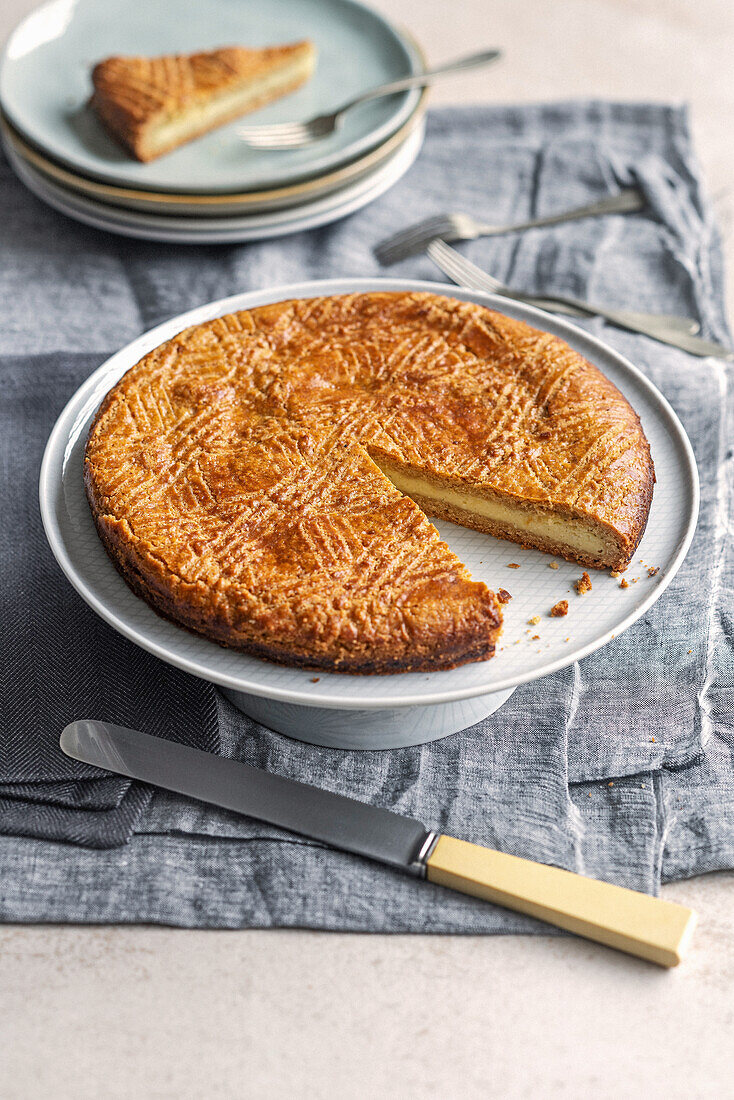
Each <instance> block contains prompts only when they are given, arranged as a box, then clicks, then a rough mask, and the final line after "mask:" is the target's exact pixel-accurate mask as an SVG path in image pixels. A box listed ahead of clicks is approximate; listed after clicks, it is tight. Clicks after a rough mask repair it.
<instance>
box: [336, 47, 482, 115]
mask: <svg viewBox="0 0 734 1100" xmlns="http://www.w3.org/2000/svg"><path fill="white" fill-rule="evenodd" d="M500 57H502V51H501V50H481V51H480V52H479V53H472V54H469V55H468V56H467V57H460V58H457V60H456V61H448V62H447V63H446V64H445V65H438V66H436V68H435V69H427V70H426V71H425V72H422V73H415V74H414V75H413V76H406V77H403V78H402V79H401V80H392V81H391V82H390V83H389V84H380V85H379V87H377V88H371V89H370V91H368V92H362V94H361V95H358V96H356V97H355V98H354V99H350V100H349V102H348V103H344V104H343V105H342V106H341V107H340V108H339V109H338V111H337V112H336V114H338V115H340V114H342V112H343V111H349V110H350V109H351V108H352V107H356V106H357V104H358V103H365V102H366V101H367V100H368V99H378V98H379V97H380V96H383V95H393V94H394V93H395V92H405V91H407V90H408V89H409V88H424V87H425V86H426V84H431V83H433V81H434V80H435V79H436V78H437V77H442V76H450V75H451V73H460V72H464V71H465V70H468V69H478V68H480V67H481V66H482V65H490V64H491V63H492V62H493V61H498V60H499V58H500Z"/></svg>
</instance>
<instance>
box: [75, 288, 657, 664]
mask: <svg viewBox="0 0 734 1100" xmlns="http://www.w3.org/2000/svg"><path fill="white" fill-rule="evenodd" d="M370 455H372V456H373V457H374V458H375V459H376V460H377V462H378V464H379V461H380V458H381V457H382V458H384V459H388V460H390V461H392V462H397V463H403V464H405V465H406V466H408V467H410V468H413V469H418V470H421V471H423V472H425V473H426V475H427V476H439V477H448V478H450V479H452V481H454V482H455V483H456V484H463V485H467V484H469V485H479V486H487V487H490V488H493V489H495V490H499V491H501V492H504V493H508V494H511V495H512V496H513V497H515V498H517V499H519V500H523V501H527V502H529V503H530V504H531V505H536V504H537V505H541V506H542V505H543V504H544V503H547V502H549V501H550V502H552V503H553V505H554V506H555V507H557V508H560V509H561V510H563V509H565V510H567V511H569V512H572V511H573V512H575V513H577V514H588V515H590V516H592V517H593V518H594V520H595V521H596V522H597V523H599V524H601V525H604V526H606V527H608V528H609V530H610V531H611V532H612V534H613V535H614V537H615V538H616V544H615V545H616V549H617V557H618V558H619V559H626V556H627V555H628V554H629V553H631V552H633V550H634V546H635V545H636V543H637V541H638V540H639V537H640V535H641V533H642V530H643V529H644V522H645V520H646V517H647V511H648V508H649V503H650V496H651V489H652V478H653V475H652V464H651V461H650V457H649V448H648V447H647V442H646V440H645V438H644V435H643V433H642V430H641V428H640V426H639V421H638V419H637V417H636V415H635V413H634V412H633V410H632V409H631V408H630V406H629V404H628V403H627V402H626V401H625V400H624V398H622V396H621V395H620V394H619V392H618V391H617V390H616V388H615V387H614V386H613V385H612V384H611V383H610V382H608V381H607V380H606V379H605V378H604V376H603V375H602V374H601V373H600V372H599V371H598V370H597V369H596V368H595V367H593V366H591V365H590V364H588V363H587V362H586V361H585V360H584V359H583V358H582V357H581V356H579V355H578V354H577V353H576V352H574V351H572V350H571V349H570V348H569V347H568V346H567V345H566V344H564V343H563V342H562V341H561V340H559V339H557V338H555V337H552V336H550V335H548V334H546V333H541V332H538V331H536V330H534V329H532V328H530V327H529V326H527V325H525V324H524V323H522V322H517V321H513V320H511V319H509V318H507V317H504V316H503V315H500V314H497V313H494V312H492V311H490V310H487V309H485V308H484V307H480V306H477V305H474V304H472V303H464V302H459V301H455V300H453V299H448V298H443V297H439V296H436V295H432V294H427V293H413V294H410V293H408V294H405V293H397V294H396V293H392V294H390V293H387V294H385V293H382V294H362V295H349V296H343V297H338V298H322V299H310V300H295V301H289V302H282V303H277V304H275V305H272V306H263V307H259V308H257V309H254V310H251V311H242V312H239V313H236V314H231V315H229V316H227V317H223V318H218V319H216V320H215V321H212V322H209V323H207V324H204V325H200V326H196V327H195V328H193V329H190V330H187V331H185V332H184V333H181V334H179V335H178V336H177V337H174V339H172V340H170V341H168V342H167V343H166V344H164V345H162V346H161V347H160V348H158V349H156V350H155V351H153V352H151V353H150V354H149V355H148V356H146V357H145V358H144V359H143V360H142V361H141V362H140V363H139V364H138V365H137V366H136V367H134V368H133V369H132V370H131V371H130V372H128V374H127V375H126V376H125V377H124V378H123V379H122V380H121V382H120V383H119V384H118V385H117V386H116V387H115V388H114V389H113V390H112V391H111V393H110V394H109V395H108V397H107V399H106V400H105V402H104V403H103V406H102V408H101V409H100V412H99V414H98V416H97V418H96V420H95V423H94V425H93V427H92V430H91V432H90V438H89V443H88V447H87V461H86V463H85V477H86V484H87V491H88V495H89V498H90V502H91V504H92V509H93V513H94V515H95V522H96V523H97V527H98V530H99V531H100V534H101V536H102V539H103V542H104V543H105V546H106V548H107V549H108V552H109V553H110V554H111V556H112V558H113V560H114V561H115V562H116V564H117V565H118V568H120V570H121V572H123V575H125V577H126V579H127V580H128V582H129V583H130V584H131V586H132V587H133V588H134V589H135V590H136V591H137V592H138V593H139V594H141V595H143V596H144V598H146V599H147V600H148V602H150V603H151V604H152V605H153V606H154V607H156V609H157V610H159V611H161V612H162V613H163V614H165V615H167V616H168V617H171V618H173V619H175V620H176V621H178V622H181V623H183V624H184V625H187V626H189V627H190V628H192V629H195V630H197V631H200V632H202V633H204V634H206V635H207V636H208V637H212V638H214V639H216V640H217V641H220V642H222V643H224V644H228V645H232V646H235V647H237V648H243V649H245V650H246V651H248V652H253V653H258V654H259V655H262V656H269V657H271V658H273V659H279V660H284V661H287V662H294V663H299V664H303V663H309V664H313V665H316V666H318V667H325V668H335V669H339V668H343V669H344V670H345V671H346V670H349V671H379V672H383V671H399V670H404V669H414V670H415V669H421V668H426V669H430V668H442V667H452V665H456V664H459V663H463V662H465V661H470V660H477V659H482V658H485V657H487V656H491V654H492V652H493V651H494V643H495V639H496V636H497V633H498V627H499V622H500V613H499V605H498V603H497V601H496V600H495V599H494V597H493V596H492V595H491V593H489V591H488V590H487V588H486V586H485V585H483V584H481V583H475V582H472V581H471V580H470V578H469V576H468V574H467V572H466V570H465V569H464V567H463V566H462V565H461V563H460V562H459V561H458V559H456V557H455V556H454V555H453V554H452V552H451V551H450V550H449V549H448V547H447V546H446V545H445V544H444V543H442V542H441V540H440V538H439V536H438V534H437V532H436V531H435V529H434V528H433V527H432V525H430V524H429V523H428V521H427V520H426V519H425V517H424V516H423V514H422V513H421V511H420V510H419V509H418V508H417V507H416V506H415V505H414V504H413V503H412V502H411V501H410V500H409V499H408V498H406V497H404V496H402V495H401V494H400V493H398V492H397V490H396V489H394V487H393V486H392V485H391V483H390V482H389V481H388V480H387V478H385V477H384V476H383V475H382V474H381V473H380V470H379V468H378V466H377V465H375V463H374V462H373V461H372V459H371V458H370ZM589 564H600V563H594V562H591V563H589Z"/></svg>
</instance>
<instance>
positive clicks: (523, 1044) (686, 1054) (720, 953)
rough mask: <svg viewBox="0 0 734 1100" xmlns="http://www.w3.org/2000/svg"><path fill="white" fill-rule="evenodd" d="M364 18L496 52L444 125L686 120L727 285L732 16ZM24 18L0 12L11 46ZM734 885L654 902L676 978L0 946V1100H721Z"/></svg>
mask: <svg viewBox="0 0 734 1100" xmlns="http://www.w3.org/2000/svg"><path fill="white" fill-rule="evenodd" d="M176 2H179V0H176ZM201 2H202V3H205V2H206V0H201ZM171 3H172V8H173V7H174V0H171ZM376 3H377V6H378V7H380V8H381V9H382V10H384V11H385V12H386V13H388V14H389V15H390V16H391V17H392V18H393V19H394V20H396V21H398V22H402V23H403V24H405V25H406V26H409V27H410V28H411V29H412V30H413V32H414V33H415V34H416V35H417V37H418V38H419V39H420V40H421V42H422V43H423V44H424V46H425V48H426V50H427V53H428V56H429V58H430V59H431V60H436V61H439V60H442V59H445V58H450V57H452V56H454V55H458V54H460V53H462V52H467V51H468V50H469V49H471V48H472V47H475V46H479V45H487V44H491V45H500V46H502V47H504V49H505V50H506V54H507V61H506V62H505V63H504V64H503V65H502V66H501V67H498V68H496V69H495V70H494V72H493V74H492V80H491V82H490V81H489V80H488V79H487V74H483V75H481V76H479V75H469V74H468V75H466V76H463V77H461V78H460V79H455V80H452V81H450V82H446V83H444V84H441V85H440V86H438V87H437V88H436V90H435V91H434V93H433V100H432V101H433V103H435V104H437V103H476V102H480V101H481V100H482V98H485V99H486V91H484V90H485V89H486V88H487V87H491V89H492V95H493V101H496V102H503V101H521V100H526V101H527V100H542V99H557V98H563V97H569V96H586V95H591V94H593V95H598V96H609V97H616V98H619V99H645V98H651V99H664V100H671V99H672V100H687V101H689V102H690V103H691V104H692V107H693V125H694V134H695V139H696V143H697V148H698V153H699V156H700V158H701V161H702V164H703V167H704V171H705V174H706V177H707V179H708V183H709V188H710V191H711V193H712V194H713V196H714V198H715V201H716V205H717V211H718V216H719V223H720V225H721V226H722V228H723V229H724V231H725V234H726V236H727V238H728V240H727V252H728V261H729V271H731V270H732V258H733V257H732V251H733V249H732V243H731V239H732V232H731V225H732V220H733V219H732V214H733V213H734V158H733V156H732V142H731V127H732V118H733V117H734V66H732V58H733V57H734V5H732V4H731V0H695V2H694V0H665V2H663V0H636V2H634V3H633V2H632V0H557V2H555V3H552V2H550V0H491V3H490V2H489V0H457V2H456V3H452V4H449V3H447V2H446V0H376ZM34 6H35V2H34V0H2V4H0V38H4V37H5V36H6V35H7V33H8V32H9V31H10V30H11V28H12V26H13V25H14V24H15V23H16V22H17V21H18V19H19V18H20V17H21V16H22V15H23V14H25V12H26V11H29V10H31V8H32V7H34ZM731 304H732V294H731V291H730V293H729V305H730V307H731ZM730 315H731V308H730ZM733 887H734V874H719V875H706V876H702V877H701V878H698V879H694V880H692V881H690V882H682V883H676V884H675V885H672V886H667V887H665V888H664V891H663V894H664V896H665V897H666V898H669V899H670V900H672V901H679V902H682V903H684V904H686V905H690V906H693V907H694V908H696V909H697V910H698V911H699V914H700V929H699V931H698V933H697V935H696V937H695V939H694V944H693V948H692V950H691V953H690V955H689V957H688V959H687V960H686V961H685V962H684V963H683V965H682V966H680V967H679V968H678V969H677V970H674V971H661V970H658V969H657V968H655V967H652V966H647V965H645V964H643V963H639V962H636V961H635V960H633V959H630V958H627V957H625V956H622V955H618V954H616V953H614V952H612V951H607V950H604V949H602V948H598V947H596V946H594V945H592V944H588V943H584V942H582V941H579V940H573V939H570V938H569V939H558V938H550V937H548V938H546V937H530V936H528V937H516V936H508V937H500V936H487V937H474V936H466V937H463V936H441V937H429V936H365V935H346V934H344V935H342V934H338V935H337V934H333V933H313V932H291V931H280V932H259V931H242V932H222V931H182V930H177V929H166V928H151V927H130V928H121V927H100V928H84V927H59V926H47V927H44V926H33V927H28V926H21V925H15V926H8V925H6V926H0V1096H1V1097H2V1098H3V1100H6V1098H7V1100H21V1098H22V1100H26V1098H32V1100H36V1098H41V1097H43V1098H49V1100H67V1098H69V1100H72V1098H73V1100H87V1098H88V1100H98V1098H102V1097H104V1098H105V1100H115V1098H118V1097H135V1098H136V1100H137V1098H145V1100H147V1098H148V1097H151V1098H153V1097H155V1098H156V1100H158V1098H160V1100H164V1098H165V1100H167V1098H169V1097H170V1098H173V1097H175V1098H177V1100H182V1098H188V1097H197V1098H198V1097H205V1098H207V1100H210V1098H219V1097H227V1098H228V1097H248V1098H250V1097H258V1098H260V1097H263V1098H268V1100H272V1098H280V1097H284V1098H285V1097H288V1098H295V1097H306V1096H307V1097H309V1098H317V1100H321V1098H328V1100H331V1098H334V1100H336V1098H339V1100H341V1098H348V1100H351V1098H361V1097H365V1098H367V1097H376V1096H381V1097H385V1098H392V1097H395V1098H400V1100H403V1098H406V1100H408V1098H410V1100H420V1098H423V1097H436V1098H440V1100H452V1098H457V1100H458V1098H461V1100H463V1098H468V1097H475V1096H476V1097H480V1096H481V1097H500V1098H502V1100H504V1098H513V1097H525V1096H528V1097H529V1096H533V1097H539V1098H540V1100H545V1098H547V1097H561V1096H564V1097H571V1098H575V1097H579V1096H582V1095H588V1096H594V1097H595V1098H599V1097H601V1098H607V1097H609V1098H612V1097H614V1098H615V1100H616V1098H620V1097H622V1098H624V1097H632V1096H635V1097H636V1096H645V1097H653V1098H655V1097H665V1098H666V1100H678V1098H680V1100H691V1098H694V1097H717V1098H720V1100H725V1098H727V1097H734V919H733V916H732V913H733V911H734V889H733ZM0 888H1V884H0Z"/></svg>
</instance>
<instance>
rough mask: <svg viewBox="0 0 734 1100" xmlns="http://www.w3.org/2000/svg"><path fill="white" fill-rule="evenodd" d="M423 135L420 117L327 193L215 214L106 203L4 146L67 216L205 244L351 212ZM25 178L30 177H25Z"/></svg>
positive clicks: (416, 148)
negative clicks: (373, 162) (390, 149)
mask: <svg viewBox="0 0 734 1100" xmlns="http://www.w3.org/2000/svg"><path fill="white" fill-rule="evenodd" d="M424 135H425V127H424V125H423V124H422V123H419V125H418V126H417V127H416V128H415V129H414V130H413V131H412V132H411V133H410V134H409V135H408V136H407V137H406V139H405V141H404V142H403V144H402V145H401V146H399V148H397V149H396V150H395V152H394V153H392V154H391V156H389V157H387V158H386V159H385V161H384V162H383V163H381V164H379V165H378V166H377V167H376V168H375V169H374V170H373V171H372V172H368V173H366V174H365V175H364V176H361V177H360V178H359V179H356V180H354V181H353V182H352V183H349V184H347V185H346V186H345V187H343V188H338V189H337V190H335V191H333V192H330V193H329V194H327V195H322V196H317V197H316V198H314V199H311V200H309V201H307V202H305V203H298V204H297V205H295V206H291V207H281V208H278V209H277V210H263V211H259V212H253V213H249V214H247V213H245V214H231V215H221V216H219V217H213V218H208V217H207V218H200V217H199V218H197V217H195V216H189V217H186V216H183V215H175V214H172V215H166V214H154V213H152V212H150V213H149V212H144V211H141V210H132V209H131V210H128V209H125V208H123V207H119V206H107V205H106V204H104V203H102V202H100V201H99V200H98V199H93V198H90V197H88V196H87V195H84V194H81V193H77V192H75V191H72V190H70V189H69V188H65V187H63V186H62V185H61V184H58V183H56V182H55V181H54V180H51V179H47V178H46V177H45V176H44V175H43V173H42V172H40V171H39V170H38V169H37V168H35V167H34V165H33V164H29V163H27V162H26V161H24V160H23V157H22V156H21V155H20V154H19V153H17V152H16V151H15V149H14V148H13V147H12V145H11V146H6V147H5V152H6V155H7V157H8V160H9V161H10V165H11V167H12V168H13V170H14V171H15V174H16V175H17V176H18V178H19V179H20V181H21V183H23V184H24V185H25V186H26V187H27V188H28V189H29V190H30V191H31V192H32V193H33V194H35V195H36V197H37V198H40V199H42V200H43V201H44V202H46V203H47V204H48V205H49V206H52V207H53V208H54V209H57V210H59V211H60V212H61V213H64V214H66V215H67V216H68V217H76V216H77V212H78V214H79V218H78V220H81V219H82V217H83V216H84V213H86V214H87V215H88V216H89V221H88V222H87V224H91V225H94V224H95V222H94V221H93V220H92V219H93V218H95V219H98V220H99V222H105V221H107V222H108V223H109V225H111V224H113V223H117V224H118V226H119V228H118V229H117V230H111V229H109V228H108V226H106V227H105V228H106V229H108V231H110V232H113V231H117V232H123V230H124V229H125V228H127V227H130V228H135V229H138V230H140V231H141V232H143V231H145V230H147V231H148V232H150V233H151V234H156V233H168V231H170V236H171V237H173V236H175V235H176V234H181V235H182V237H186V235H187V234H190V235H189V236H188V237H187V243H191V244H196V243H202V244H203V243H211V238H212V236H216V235H217V234H222V235H223V236H226V237H227V239H231V238H233V237H234V236H236V234H237V233H238V232H242V233H246V232H248V231H252V232H253V234H254V233H256V232H258V231H259V230H262V231H263V232H269V231H270V230H272V229H276V228H280V227H282V228H283V229H287V230H288V232H296V231H297V230H296V229H292V228H291V227H292V226H297V225H299V224H300V223H301V222H303V220H304V219H309V218H312V217H321V216H322V215H324V216H325V215H327V214H331V213H333V212H334V211H339V210H341V209H342V208H343V207H345V208H347V209H346V210H345V215H344V216H346V214H347V213H350V212H352V204H353V203H355V202H360V201H361V200H362V199H363V198H365V197H367V198H366V201H365V205H367V202H368V201H371V198H370V196H372V193H373V191H374V190H377V192H378V196H379V194H380V193H382V192H380V191H379V188H380V187H383V190H384V189H389V187H390V186H392V182H397V180H393V176H394V173H395V172H396V171H398V172H399V175H398V177H397V179H400V177H401V176H402V175H403V174H404V172H405V171H407V170H408V168H410V167H411V165H412V164H413V163H414V161H415V160H416V159H417V157H418V155H419V153H420V150H421V147H422V144H423V138H424ZM0 144H3V145H4V144H5V143H4V141H3V138H2V135H0ZM403 165H405V167H403ZM29 179H30V181H31V182H29ZM386 180H387V181H388V183H387V184H385V181H386ZM58 192H61V194H57V193H58ZM65 205H68V208H69V209H65ZM72 210H74V211H75V213H74V214H72V213H71V211H72ZM338 216H339V217H341V216H342V215H341V214H338ZM146 219H153V222H151V223H148V222H147V221H146ZM192 223H193V224H192Z"/></svg>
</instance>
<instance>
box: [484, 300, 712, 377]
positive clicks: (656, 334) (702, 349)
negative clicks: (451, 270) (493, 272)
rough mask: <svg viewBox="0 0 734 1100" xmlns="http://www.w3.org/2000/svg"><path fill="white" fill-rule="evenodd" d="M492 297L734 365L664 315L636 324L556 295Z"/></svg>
mask: <svg viewBox="0 0 734 1100" xmlns="http://www.w3.org/2000/svg"><path fill="white" fill-rule="evenodd" d="M492 293H493V294H501V295H503V297H505V298H512V299H515V300H516V301H518V302H526V303H527V304H528V305H530V306H537V307H538V308H539V309H546V310H551V311H553V312H554V313H569V312H570V311H571V310H577V311H578V312H579V313H582V314H583V315H584V316H597V317H604V318H606V320H607V321H611V322H612V324H613V325H617V326H618V328H625V329H627V330H628V331H629V332H638V333H640V335H641V336H649V337H650V338H651V339H653V340H657V341H658V342H659V343H661V344H668V345H669V346H670V347H673V348H680V349H681V351H687V352H688V354H689V355H698V356H700V357H702V358H707V357H708V356H714V357H715V358H717V359H725V360H726V361H727V362H732V361H734V352H732V350H731V348H727V347H724V345H723V344H717V343H716V342H715V341H714V340H705V339H702V338H701V337H700V336H695V335H694V334H693V333H692V332H691V331H686V330H685V329H683V328H682V327H681V326H680V324H676V325H675V326H673V325H670V324H668V323H667V318H666V317H665V315H664V314H661V315H660V316H656V315H655V314H650V315H649V319H648V320H645V321H644V322H643V321H642V320H637V319H636V318H635V315H634V314H633V313H626V312H625V311H624V310H617V309H602V308H601V306H594V305H592V304H591V303H590V302H582V301H581V300H580V299H578V298H557V297H556V296H555V295H544V296H543V297H539V296H538V297H536V296H535V295H533V294H521V293H520V292H518V291H514V290H513V291H509V290H498V289H497V288H496V287H495V288H494V289H493V291H492ZM638 316H639V315H638Z"/></svg>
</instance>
